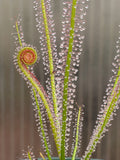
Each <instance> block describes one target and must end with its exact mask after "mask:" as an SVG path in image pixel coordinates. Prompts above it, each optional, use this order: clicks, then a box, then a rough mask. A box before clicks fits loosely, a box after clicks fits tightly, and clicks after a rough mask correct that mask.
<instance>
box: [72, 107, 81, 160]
mask: <svg viewBox="0 0 120 160" xmlns="http://www.w3.org/2000/svg"><path fill="white" fill-rule="evenodd" d="M80 114H81V107H79V112H78V119H77V131H76V139H75V148H74V152H73V156H72V160H75V155H76V151H77V146H78V135H79V125H80Z"/></svg>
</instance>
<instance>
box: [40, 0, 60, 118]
mask: <svg viewBox="0 0 120 160" xmlns="http://www.w3.org/2000/svg"><path fill="white" fill-rule="evenodd" d="M41 5H42V12H43V18H44V25H45V32H46V39H47V47H48V55H49V64H50V76H51V88H52V96H53V104H54V111H55V115H56V116H58V115H57V112H58V111H57V99H56V90H55V77H54V67H53V57H52V49H51V42H50V35H49V29H48V22H47V15H46V10H45V4H44V0H41Z"/></svg>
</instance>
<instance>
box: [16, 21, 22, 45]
mask: <svg viewBox="0 0 120 160" xmlns="http://www.w3.org/2000/svg"><path fill="white" fill-rule="evenodd" d="M16 30H17V35H18V40H19V43H20V46H21V47H22V42H21V38H20V33H19V29H18V23H17V22H16Z"/></svg>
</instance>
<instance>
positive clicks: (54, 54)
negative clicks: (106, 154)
mask: <svg viewBox="0 0 120 160" xmlns="http://www.w3.org/2000/svg"><path fill="white" fill-rule="evenodd" d="M51 3H52V0H34V10H35V16H36V27H37V30H38V32H39V37H40V48H39V51H38V49H37V48H36V47H34V46H33V45H32V44H27V43H26V42H25V41H24V35H23V31H22V26H21V18H18V20H17V21H16V25H15V28H16V36H15V42H16V45H17V47H16V51H15V55H14V63H15V65H16V69H17V70H18V71H19V73H20V74H21V75H22V77H23V78H24V79H25V81H26V83H27V85H28V87H29V89H30V93H31V97H32V100H33V105H34V110H35V117H36V122H37V126H38V132H39V134H40V136H41V139H42V140H43V141H42V142H43V146H44V149H45V152H46V156H45V157H47V158H48V159H49V160H52V156H53V155H52V148H51V147H50V145H51V144H50V136H49V132H48V127H47V123H49V125H50V127H51V132H52V136H53V139H54V144H55V146H56V150H57V154H58V157H59V158H60V160H65V158H66V157H68V156H71V157H72V158H71V159H72V160H74V159H75V157H76V156H77V154H78V153H79V152H80V147H81V146H80V145H81V139H82V135H81V133H82V120H83V107H82V106H79V105H77V102H75V90H76V81H77V79H78V77H77V72H78V67H79V62H80V54H81V53H82V45H83V41H84V30H85V16H86V13H87V9H88V0H63V12H62V14H63V15H62V16H63V17H62V34H61V44H60V52H58V50H57V45H56V32H55V29H54V26H55V23H54V20H53V19H54V18H53V12H52V5H54V4H51ZM54 3H55V2H54ZM119 43H120V42H119V39H118V41H117V45H116V48H117V51H116V52H117V54H116V56H115V59H114V63H113V76H112V77H111V78H110V80H109V83H108V86H107V89H106V96H105V97H104V98H103V104H102V105H101V109H100V112H99V114H98V117H97V121H96V126H95V129H94V130H93V134H92V136H91V138H90V142H89V144H88V147H87V149H86V151H85V153H84V155H81V157H82V160H89V159H90V157H91V155H92V153H93V152H94V151H95V148H96V145H97V143H98V142H99V141H100V139H101V138H102V137H103V136H104V134H105V132H106V131H107V130H108V127H109V126H110V125H111V120H112V119H113V116H114V114H115V113H116V110H117V109H118V105H119V102H120V101H119V100H120V54H119V49H120V46H119ZM39 52H40V53H39ZM41 57H42V60H43V65H44V73H45V76H46V77H47V80H46V87H45V88H44V87H43V86H42V85H41V83H40V82H39V80H38V79H37V78H36V75H35V73H34V65H35V63H39V59H40V58H41ZM73 112H75V113H76V114H75V123H76V125H75V126H74V129H71V127H70V126H71V124H72V117H73ZM46 117H47V118H46ZM71 134H72V137H73V139H72V145H71V148H70V146H69V140H70V135H71ZM69 149H70V150H71V155H68V150H69ZM40 154H41V156H42V158H43V159H45V158H44V157H43V155H42V153H40ZM26 156H27V157H26V158H27V159H30V160H32V159H33V157H34V156H33V154H31V151H28V152H27V155H26Z"/></svg>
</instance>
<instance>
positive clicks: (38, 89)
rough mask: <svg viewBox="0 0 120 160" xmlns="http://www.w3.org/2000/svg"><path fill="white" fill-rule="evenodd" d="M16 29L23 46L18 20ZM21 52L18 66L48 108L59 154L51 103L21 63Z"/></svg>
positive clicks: (18, 57)
mask: <svg viewBox="0 0 120 160" xmlns="http://www.w3.org/2000/svg"><path fill="white" fill-rule="evenodd" d="M16 30H17V34H18V39H19V43H20V46H21V47H22V42H21V39H20V34H19V29H18V23H17V22H16ZM20 53H21V52H20V51H19V54H18V56H17V62H18V66H19V68H20V70H21V71H22V73H23V74H24V76H26V77H27V79H28V80H29V81H30V83H31V85H32V86H33V87H34V88H35V89H36V90H37V92H38V93H39V95H40V97H41V99H42V101H43V104H44V106H45V108H46V111H47V114H48V118H49V120H50V124H51V128H52V131H53V135H54V139H55V144H56V148H57V150H58V154H59V149H60V144H59V138H58V136H57V131H56V126H55V123H54V120H53V117H52V113H51V111H50V107H49V104H48V102H47V99H46V97H45V95H44V93H43V91H42V90H41V89H40V87H39V86H38V84H37V83H36V81H35V80H34V78H32V76H31V73H30V71H29V70H28V67H26V66H25V64H23V63H21V60H20Z"/></svg>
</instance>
